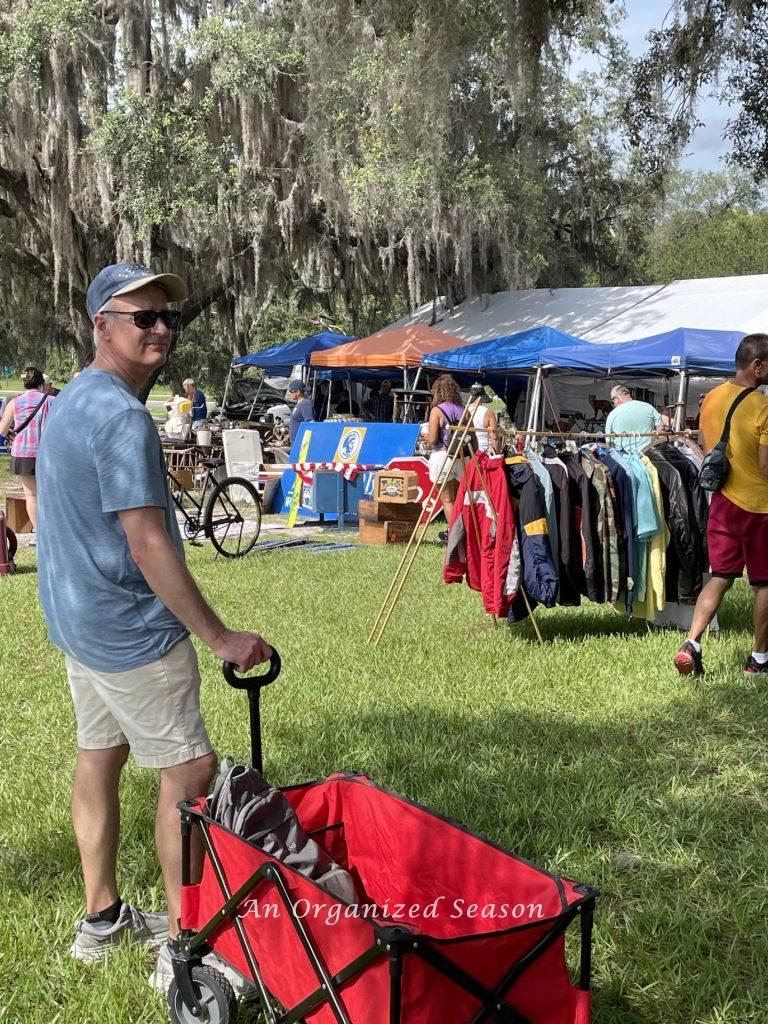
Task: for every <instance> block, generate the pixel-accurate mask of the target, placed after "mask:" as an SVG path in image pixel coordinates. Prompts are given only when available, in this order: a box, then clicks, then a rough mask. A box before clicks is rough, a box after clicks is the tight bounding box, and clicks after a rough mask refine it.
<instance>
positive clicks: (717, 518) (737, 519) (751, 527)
mask: <svg viewBox="0 0 768 1024" xmlns="http://www.w3.org/2000/svg"><path fill="white" fill-rule="evenodd" d="M707 545H708V547H709V561H710V565H711V567H712V575H713V576H722V577H725V578H726V579H735V578H736V577H737V576H741V575H742V573H743V572H744V567H745V566H746V568H747V575H748V576H749V582H750V583H751V584H752V586H753V587H768V513H765V512H746V511H745V510H744V509H743V508H739V506H738V505H734V503H733V502H732V501H729V500H728V498H726V497H725V495H723V494H720V492H719V491H715V493H714V494H713V495H712V504H711V505H710V506H709V524H708V526H707Z"/></svg>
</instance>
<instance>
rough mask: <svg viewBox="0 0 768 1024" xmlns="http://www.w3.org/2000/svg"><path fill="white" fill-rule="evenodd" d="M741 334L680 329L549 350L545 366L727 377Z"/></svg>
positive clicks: (637, 373) (730, 371)
mask: <svg viewBox="0 0 768 1024" xmlns="http://www.w3.org/2000/svg"><path fill="white" fill-rule="evenodd" d="M743 337H744V332H743V331H705V330H700V329H697V328H690V327H679V328H677V330H674V331H667V332H666V333H665V334H654V335H652V336H651V337H649V338H638V339H637V340H635V341H621V342H613V343H611V344H607V345H596V344H594V343H593V342H581V343H580V344H579V345H567V346H562V347H556V348H553V349H550V350H549V351H548V352H547V353H546V360H545V361H546V365H547V366H553V367H558V368H561V369H569V370H587V371H600V372H603V373H621V374H625V375H633V376H637V375H642V376H648V375H650V374H657V373H660V374H675V373H692V374H696V375H698V376H717V377H720V376H729V375H730V374H731V373H733V367H734V357H735V355H736V349H737V348H738V347H739V343H740V342H741V340H742V338H743Z"/></svg>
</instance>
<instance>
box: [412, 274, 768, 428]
mask: <svg viewBox="0 0 768 1024" xmlns="http://www.w3.org/2000/svg"><path fill="white" fill-rule="evenodd" d="M419 322H420V323H428V324H431V325H432V326H434V327H437V328H439V329H440V330H442V331H447V332H449V333H451V334H455V335H457V336H458V337H460V338H464V339H466V340H468V341H484V340H487V339H489V338H495V337H501V336H504V335H507V334H514V333H516V332H517V331H524V330H527V329H529V328H532V327H541V326H543V325H547V326H549V327H557V328H558V329H559V330H562V331H566V332H568V333H569V334H572V335H575V336H576V337H579V338H583V339H585V340H586V341H592V342H597V343H610V342H624V341H633V340H635V339H637V338H644V337H648V336H650V335H656V334H661V333H663V332H665V331H671V330H674V329H676V328H678V327H687V328H702V329H707V330H727V331H744V333H751V332H753V331H765V332H768V274H754V275H749V276H744V277H710V278H699V279H694V280H681V281H673V282H672V283H671V284H668V285H636V286H627V287H616V288H554V289H548V288H535V289H528V290H520V291H508V292H497V293H496V294H494V295H482V296H478V297H476V298H473V299H471V300H469V301H467V302H463V303H461V304H460V305H458V306H456V307H454V309H453V310H450V309H448V308H446V307H445V305H444V304H443V302H442V300H437V301H436V302H435V303H432V302H429V303H425V305H423V306H421V307H420V308H419V309H418V310H416V311H415V312H414V313H413V314H411V315H410V316H407V317H403V318H402V319H401V320H398V321H397V322H396V323H395V324H392V326H393V327H400V326H405V325H407V324H411V323H419ZM614 383H616V379H615V378H614V379H613V380H611V381H610V382H609V381H607V380H606V379H605V377H604V376H594V377H590V376H589V375H584V374H579V375H575V374H574V375H571V374H567V375H560V376H557V377H554V378H551V379H550V381H549V385H548V389H549V394H550V398H551V399H552V401H553V404H554V405H555V406H557V407H558V408H560V409H564V410H568V409H571V410H574V411H577V410H581V411H583V412H584V413H585V414H588V413H589V412H591V404H592V403H591V401H590V397H589V396H590V395H592V396H596V397H598V398H607V397H608V392H609V390H610V387H611V386H612V384H614ZM633 383H634V384H636V385H637V384H644V385H645V386H646V387H647V388H648V390H649V396H648V397H649V398H651V397H653V399H654V400H655V404H658V405H662V406H668V405H672V404H673V403H674V402H675V401H679V400H680V398H681V397H682V396H683V389H682V387H680V389H678V386H677V384H676V383H673V381H671V380H668V381H666V382H665V381H662V380H660V379H659V378H655V379H649V380H648V381H638V380H634V381H633ZM690 385H691V386H690V392H689V393H688V394H687V404H688V410H687V411H688V412H694V411H695V408H696V406H697V405H698V397H699V395H700V394H702V393H703V392H705V391H707V390H709V389H710V388H711V387H712V385H713V381H712V379H711V378H710V379H702V380H697V379H695V378H694V379H691V380H690ZM684 402H685V399H684ZM684 412H685V410H683V409H681V413H680V420H681V421H683V420H684ZM545 415H547V411H546V409H545Z"/></svg>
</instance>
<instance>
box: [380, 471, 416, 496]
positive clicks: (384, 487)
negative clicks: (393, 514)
mask: <svg viewBox="0 0 768 1024" xmlns="http://www.w3.org/2000/svg"><path fill="white" fill-rule="evenodd" d="M418 495H419V478H418V476H417V475H416V474H415V473H411V472H409V471H408V470H403V469H382V470H379V472H378V473H377V474H376V477H375V479H374V482H373V497H374V500H375V501H391V502H394V503H396V504H398V505H407V504H408V503H409V502H414V501H416V500H417V498H418Z"/></svg>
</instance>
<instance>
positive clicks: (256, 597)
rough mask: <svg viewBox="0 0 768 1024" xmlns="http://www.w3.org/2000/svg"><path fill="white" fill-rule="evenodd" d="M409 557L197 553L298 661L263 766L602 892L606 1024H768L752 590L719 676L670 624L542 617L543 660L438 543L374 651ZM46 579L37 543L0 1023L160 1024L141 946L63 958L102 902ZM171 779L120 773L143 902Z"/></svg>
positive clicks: (128, 878)
mask: <svg viewBox="0 0 768 1024" xmlns="http://www.w3.org/2000/svg"><path fill="white" fill-rule="evenodd" d="M400 553H401V552H400V551H399V550H398V549H383V548H368V549H359V550H354V551H350V552H344V553H337V554H326V555H321V556H312V555H310V554H308V553H306V552H302V551H301V549H298V550H287V551H282V552H280V551H278V552H273V553H269V554H264V555H258V556H252V557H250V558H248V559H245V560H244V561H242V562H240V563H234V564H230V563H225V562H223V561H221V560H219V561H216V562H215V561H214V560H213V556H212V552H211V549H210V548H209V547H208V546H205V547H203V548H200V549H192V550H190V562H191V565H192V568H193V570H194V572H195V574H196V576H197V578H198V579H199V580H200V582H201V585H202V586H203V588H204V590H205V591H206V593H207V594H208V596H209V598H210V599H211V601H212V603H213V604H214V605H215V606H216V607H217V608H218V609H219V611H220V612H221V614H222V616H223V617H224V618H225V619H226V621H227V622H228V623H229V624H230V625H231V626H233V627H237V628H253V629H258V630H260V631H262V632H263V633H264V635H265V636H266V637H267V638H268V639H269V640H270V641H272V642H274V643H275V645H276V646H277V647H278V648H279V649H280V651H281V653H282V655H283V664H284V671H283V675H282V677H281V679H280V681H279V682H278V683H276V684H274V686H273V687H271V688H270V689H269V690H268V691H267V693H266V694H265V697H264V701H263V705H264V707H263V717H264V734H265V736H264V739H265V761H266V771H267V774H268V777H269V778H270V779H271V780H273V781H275V782H277V783H280V784H287V783H292V782H298V781H302V780H307V779H310V778H315V777H319V776H321V775H323V774H326V773H329V772H332V771H335V770H340V769H345V768H354V769H358V770H360V771H363V772H366V773H368V774H369V775H371V776H372V777H373V778H374V779H376V780H378V781H380V782H381V783H383V784H385V785H387V786H390V787H393V788H395V789H397V790H399V791H401V792H403V793H405V794H407V795H408V796H410V797H412V798H415V799H417V800H419V801H421V802H423V803H426V804H427V805H429V806H431V807H433V808H434V809H436V810H437V811H439V812H441V813H443V814H447V815H449V816H451V817H454V818H456V819H458V820H459V821H461V822H463V823H465V824H467V825H469V826H470V827H471V828H473V829H476V830H478V831H479V832H481V833H484V834H486V835H488V836H490V837H492V838H493V839H494V840H496V841H498V842H499V843H501V844H503V845H505V846H507V847H509V848H510V849H513V850H515V851H516V852H517V853H519V854H521V855H522V856H524V857H527V858H529V859H531V860H532V861H534V862H535V863H537V864H540V865H541V866H543V867H546V868H549V869H551V870H553V871H556V872H559V873H561V874H564V875H567V876H569V877H571V878H576V879H578V880H580V881H585V882H590V883H594V884H597V885H598V886H600V888H601V889H602V892H603V895H602V897H601V898H600V899H599V901H598V914H597V922H596V930H595V955H594V971H595V997H594V1020H595V1021H596V1022H597V1024H746V1022H754V1024H764V1022H765V1021H766V1019H768V1011H766V997H767V996H768V932H767V930H766V923H765V922H766V905H767V904H768V876H767V873H766V851H768V758H767V756H766V741H765V737H766V733H767V732H768V698H767V697H766V692H765V687H764V685H763V686H760V685H757V684H755V683H753V682H751V681H750V680H748V679H745V677H744V676H743V675H742V673H741V663H742V660H743V658H744V656H745V655H746V653H747V652H748V650H749V649H750V643H751V640H750V634H749V624H750V609H749V605H750V598H749V592H748V590H747V589H746V587H743V586H741V587H740V588H738V589H737V591H736V592H735V593H734V594H733V596H732V597H731V599H730V601H729V603H728V605H727V607H726V608H725V610H724V613H723V615H722V622H723V625H724V626H725V627H726V628H725V632H724V633H723V634H722V636H719V637H713V638H712V639H711V641H709V643H708V645H707V648H706V654H707V667H708V672H709V674H708V676H707V678H706V681H704V682H699V683H697V684H689V683H681V682H679V681H678V680H677V678H676V677H675V675H674V674H673V671H670V667H671V657H672V654H673V652H674V651H675V649H676V645H677V644H678V642H679V637H678V635H677V634H676V633H670V632H656V631H650V630H649V629H648V628H647V627H646V626H645V624H643V623H632V622H628V620H627V619H626V618H625V617H623V616H621V615H619V614H617V613H615V612H613V611H612V610H610V609H604V608H596V607H594V606H589V605H586V606H585V607H584V608H583V609H581V610H556V611H550V612H543V613H542V614H541V615H540V623H541V627H542V630H543V632H544V635H545V638H546V640H547V645H546V647H545V648H544V649H540V648H539V647H538V646H537V644H536V642H535V639H534V637H533V632H532V629H531V627H530V626H529V625H524V626H522V627H519V628H517V629H516V630H515V631H511V630H509V629H508V628H507V627H506V626H504V627H501V626H500V627H499V628H498V629H496V630H494V629H493V627H492V625H491V623H490V621H489V620H488V619H487V618H485V617H484V615H483V613H482V611H481V609H480V606H479V601H478V598H477V595H475V594H473V593H471V592H470V591H468V590H467V589H465V588H463V587H451V588H447V587H445V586H443V585H442V584H441V583H440V582H439V577H438V572H439V562H440V552H439V550H438V549H437V548H436V547H428V548H426V549H425V550H424V551H423V552H422V554H421V555H420V557H419V561H418V565H417V570H416V573H415V575H414V578H413V579H412V581H411V582H410V584H409V586H408V588H407V590H406V592H405V600H404V601H403V602H402V603H401V605H400V606H399V608H398V610H397V611H396V613H395V616H394V618H393V621H392V624H391V627H392V628H390V631H389V632H388V633H387V635H386V637H385V639H384V642H383V643H382V644H381V646H380V647H379V648H377V649H375V650H374V649H371V648H370V647H369V646H368V645H367V643H366V636H367V632H368V629H369V627H370V624H371V621H372V616H373V614H374V611H375V607H376V606H377V604H378V602H379V601H380V599H381V597H382V594H383V592H384V590H385V588H386V585H387V583H388V580H389V578H390V576H391V573H392V572H393V570H394V567H395V565H396V562H397V560H398V558H399V556H400ZM35 584H36V573H35V565H34V558H33V555H32V554H31V553H30V552H25V553H24V554H23V555H22V556H21V559H20V573H19V574H18V575H17V576H15V577H8V578H4V579H0V595H2V614H0V700H1V701H2V708H3V716H2V751H3V758H2V765H1V766H0V782H1V784H2V793H3V805H4V806H3V814H2V822H3V827H2V833H1V835H2V838H1V840H0V892H2V894H3V900H2V904H0V905H1V906H2V910H1V911H0V914H1V915H2V918H1V920H0V1007H1V1008H2V1009H0V1021H3V1022H5V1021H8V1022H17V1021H18V1022H23V1024H53V1022H72V1024H74V1022H88V1024H90V1022H93V1024H108V1022H109V1024H111V1022H127V1021H130V1022H133V1024H138V1022H142V1024H150V1022H151V1024H160V1022H163V1021H165V1020H166V1019H167V1017H166V1011H165V1007H164V1004H163V1002H162V1001H161V1000H160V999H159V998H157V997H155V996H154V995H152V994H151V993H150V991H149V989H148V988H147V987H146V983H145V976H146V974H147V973H148V970H149V967H150V958H149V956H146V955H144V954H143V953H142V952H141V950H139V949H137V948H124V949H121V950H118V951H116V952H115V953H114V955H112V957H111V958H110V959H109V960H108V961H107V962H105V963H104V964H103V965H102V966H100V967H96V968H93V967H90V968H89V967H85V966H83V965H82V964H79V963H74V962H72V961H71V960H70V959H69V956H68V946H69V944H70V942H71V939H72V934H73V926H74V922H75V920H76V918H77V917H78V916H79V915H80V914H81V912H82V895H81V887H80V875H79V867H78V858H77V853H76V851H75V847H74V843H73V839H72V835H71V831H70V821H69V808H68V800H69V785H70V776H71V772H72V767H73V761H74V722H73V715H72V710H71V706H70V699H69V692H68V688H67V683H66V678H65V675H64V668H63V664H62V658H61V656H60V654H59V653H58V652H57V651H56V650H55V649H54V648H53V647H51V645H50V644H49V643H48V642H47V640H46V637H45V630H44V625H43V620H42V618H41V614H40V610H39V607H38V604H37V599H36V596H35ZM105 628H108V624H107V623H105ZM200 653H201V665H202V671H203V678H204V693H203V705H204V713H205V716H206V719H207V721H208V724H209V728H210V731H211V734H212V737H213V739H214V742H215V745H216V748H217V750H218V751H219V753H220V754H222V755H223V754H225V753H232V754H234V755H235V756H236V757H239V758H246V757H247V752H248V749H249V748H248V734H247V710H246V701H245V697H244V695H243V694H241V693H237V692H235V691H232V690H230V689H229V688H228V687H227V686H226V684H225V683H224V682H223V680H222V678H221V675H220V672H219V668H218V665H217V664H216V662H215V660H214V658H213V656H212V655H211V654H210V653H209V652H208V651H207V650H201V651H200ZM156 787H157V780H156V778H155V776H154V775H153V773H152V772H148V771H143V770H140V769H137V768H136V767H135V766H133V765H130V766H129V767H128V769H127V770H126V773H125V778H124V783H123V801H124V803H123V807H124V814H123V843H122V850H121V884H122V892H123V894H124V896H125V898H127V899H130V900H133V901H135V902H138V903H139V904H141V905H144V906H154V907H159V906H161V904H162V889H161V884H160V878H159V872H158V868H157V865H156V863H155V859H154V853H153V845H152V820H153V805H154V799H155V793H156ZM433 855H439V851H429V850H425V851H424V856H425V857H430V856H433ZM505 895H506V894H505ZM250 1019H253V1018H250ZM356 1024H357V1022H356ZM404 1024H407V1022H404Z"/></svg>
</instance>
